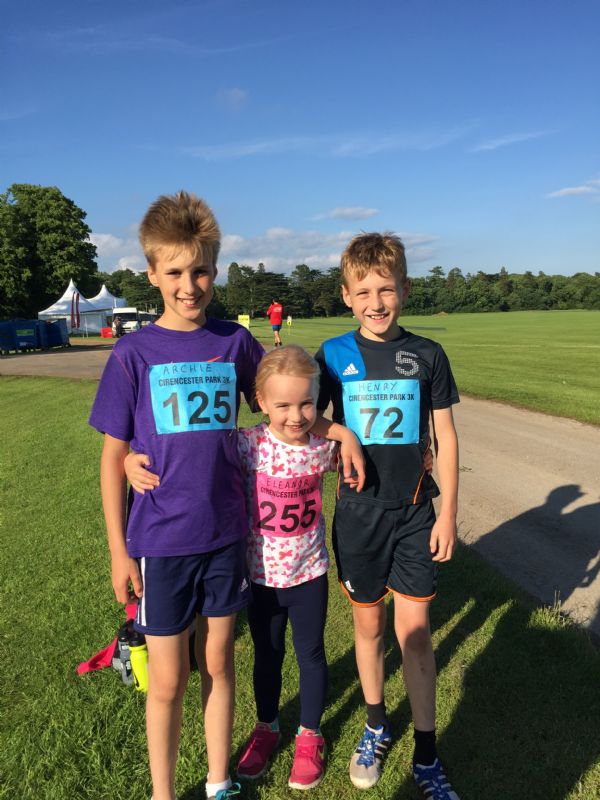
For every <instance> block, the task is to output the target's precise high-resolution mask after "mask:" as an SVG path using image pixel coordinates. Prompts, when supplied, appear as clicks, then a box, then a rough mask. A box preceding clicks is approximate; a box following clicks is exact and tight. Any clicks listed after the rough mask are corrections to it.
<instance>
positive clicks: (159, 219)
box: [140, 191, 221, 267]
mask: <svg viewBox="0 0 600 800" xmlns="http://www.w3.org/2000/svg"><path fill="white" fill-rule="evenodd" d="M140 244H141V245H142V250H143V251H144V255H145V256H146V260H147V262H148V264H149V265H150V266H151V267H154V266H155V264H156V260H157V258H158V257H160V256H163V257H165V258H167V259H168V260H171V259H172V258H177V256H178V255H179V254H180V253H181V252H182V251H185V250H189V251H190V253H191V254H192V256H193V257H194V258H197V257H203V258H207V259H208V260H209V261H210V263H211V264H212V266H213V267H215V266H216V264H217V257H218V255H219V248H220V246H221V231H220V230H219V225H218V223H217V220H216V219H215V215H214V214H213V212H212V211H211V210H210V208H209V207H208V206H207V205H206V203H205V202H204V200H201V199H200V198H199V197H198V196H197V195H195V194H193V193H189V192H184V191H181V192H177V194H174V195H170V194H163V195H161V196H160V197H159V198H158V200H155V201H154V203H152V205H151V206H150V208H149V209H148V211H147V212H146V214H145V216H144V219H143V220H142V223H141V225H140Z"/></svg>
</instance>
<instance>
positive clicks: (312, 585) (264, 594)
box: [248, 574, 328, 729]
mask: <svg viewBox="0 0 600 800" xmlns="http://www.w3.org/2000/svg"><path fill="white" fill-rule="evenodd" d="M327 594H328V592H327V575H326V574H325V575H320V576H319V577H318V578H315V579H314V580H312V581H307V582H306V583H301V584H299V585H298V586H291V587H290V588H289V589H274V588H272V587H270V586H262V585H260V584H257V583H253V584H252V602H251V603H250V605H249V606H248V622H249V623H250V631H251V633H252V639H253V641H254V697H255V699H256V711H257V714H258V719H259V721H260V722H272V721H273V720H274V719H275V718H276V716H277V714H278V711H279V698H280V695H281V666H282V664H283V656H284V654H285V629H286V626H287V621H288V617H289V620H290V623H291V625H292V641H293V643H294V650H295V651H296V658H297V659H298V667H299V668H300V724H301V725H302V726H303V727H305V728H313V729H316V728H318V727H319V725H320V724H321V715H322V714H323V709H324V708H325V693H326V691H327V660H326V658H325V645H324V642H323V631H324V629H325V616H326V614H327Z"/></svg>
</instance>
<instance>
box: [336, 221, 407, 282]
mask: <svg viewBox="0 0 600 800" xmlns="http://www.w3.org/2000/svg"><path fill="white" fill-rule="evenodd" d="M372 271H375V272H378V273H379V274H386V275H388V274H389V275H393V276H394V278H396V280H397V281H398V282H399V283H400V284H404V283H406V280H407V274H406V273H407V270H406V254H405V252H404V245H403V243H402V239H401V238H400V237H399V236H396V235H395V234H393V233H389V232H387V231H385V232H384V233H361V234H359V235H358V236H355V237H354V239H352V240H351V241H350V243H349V244H348V246H347V247H346V249H345V250H344V252H343V253H342V258H341V277H342V283H343V284H344V286H346V288H347V287H348V278H356V279H357V280H359V281H361V280H362V279H363V278H364V277H365V276H366V275H368V273H369V272H372Z"/></svg>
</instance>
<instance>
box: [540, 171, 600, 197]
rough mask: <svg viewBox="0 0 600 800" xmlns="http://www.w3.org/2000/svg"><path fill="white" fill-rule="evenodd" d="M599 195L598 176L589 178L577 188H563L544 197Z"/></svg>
mask: <svg viewBox="0 0 600 800" xmlns="http://www.w3.org/2000/svg"><path fill="white" fill-rule="evenodd" d="M590 194H594V195H595V194H600V176H597V177H594V178H590V179H589V180H587V181H584V182H583V183H581V184H579V186H565V187H564V188H563V189H557V190H556V191H555V192H549V193H548V194H547V195H546V197H548V198H556V197H580V196H581V195H590Z"/></svg>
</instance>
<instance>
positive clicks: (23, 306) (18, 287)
mask: <svg viewBox="0 0 600 800" xmlns="http://www.w3.org/2000/svg"><path fill="white" fill-rule="evenodd" d="M85 217H86V213H85V211H83V210H82V209H81V208H79V207H78V206H77V205H76V204H75V203H74V202H73V201H72V200H70V199H69V198H68V197H65V196H64V195H63V193H62V192H61V191H60V189H57V188H56V187H55V186H34V185H32V184H28V183H15V184H13V185H12V186H10V187H9V189H8V190H7V191H6V192H5V193H4V194H1V195H0V289H2V294H1V300H0V313H1V314H2V315H4V316H7V315H20V316H36V315H37V313H38V311H41V310H42V309H44V308H46V307H47V306H48V305H50V304H51V303H52V302H53V301H54V300H56V299H57V297H58V296H59V295H60V294H62V293H63V292H64V290H65V289H66V287H67V284H68V283H69V280H70V279H73V280H74V281H75V283H76V284H77V285H78V287H79V288H80V289H81V291H82V292H83V294H84V295H85V294H86V293H88V292H89V291H90V290H92V291H93V290H94V288H95V287H96V286H97V280H96V275H97V271H98V267H97V264H96V247H95V245H94V244H92V242H91V241H90V238H89V237H90V233H91V229H90V228H89V227H88V225H86V223H85Z"/></svg>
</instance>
